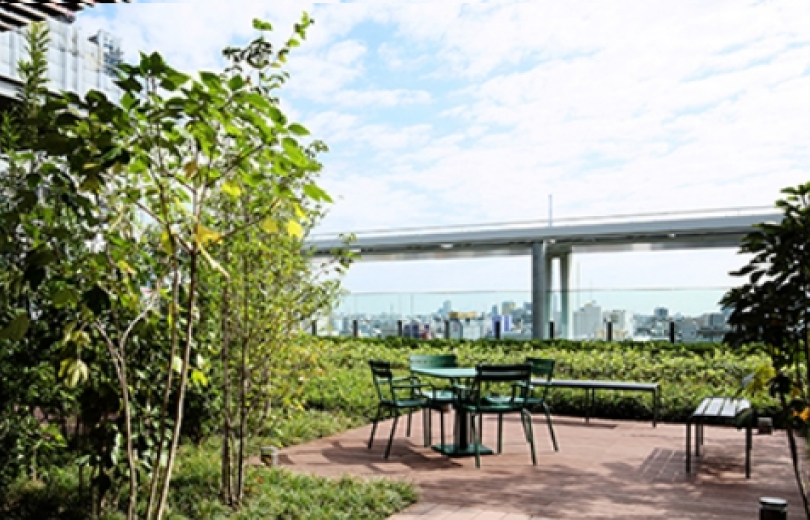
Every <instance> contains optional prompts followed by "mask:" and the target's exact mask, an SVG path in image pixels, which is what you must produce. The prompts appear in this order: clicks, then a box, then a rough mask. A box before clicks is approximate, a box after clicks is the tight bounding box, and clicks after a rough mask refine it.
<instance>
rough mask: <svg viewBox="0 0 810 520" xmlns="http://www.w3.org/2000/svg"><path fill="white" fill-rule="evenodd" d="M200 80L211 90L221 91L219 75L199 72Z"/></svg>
mask: <svg viewBox="0 0 810 520" xmlns="http://www.w3.org/2000/svg"><path fill="white" fill-rule="evenodd" d="M200 79H201V80H202V82H203V83H205V84H206V86H208V88H210V89H211V90H214V91H219V90H222V77H220V76H219V74H214V73H213V72H206V71H202V72H200Z"/></svg>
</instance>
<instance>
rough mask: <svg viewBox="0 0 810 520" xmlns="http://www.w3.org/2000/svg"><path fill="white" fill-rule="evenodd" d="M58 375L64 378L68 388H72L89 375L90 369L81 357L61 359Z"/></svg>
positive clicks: (85, 379)
mask: <svg viewBox="0 0 810 520" xmlns="http://www.w3.org/2000/svg"><path fill="white" fill-rule="evenodd" d="M59 377H61V378H63V379H64V380H65V384H67V386H68V388H74V387H75V386H77V385H78V384H79V383H83V382H85V381H87V379H88V378H89V377H90V369H89V368H87V364H86V363H85V362H84V361H82V360H81V359H73V358H68V359H63V360H62V362H61V363H60V364H59Z"/></svg>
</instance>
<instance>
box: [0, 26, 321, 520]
mask: <svg viewBox="0 0 810 520" xmlns="http://www.w3.org/2000/svg"><path fill="white" fill-rule="evenodd" d="M311 23H312V21H311V19H309V17H308V16H307V15H306V14H304V16H303V17H302V19H301V22H300V23H298V24H296V27H295V36H293V37H292V38H290V39H289V40H288V41H287V42H286V44H285V46H284V47H282V48H281V49H279V50H278V51H277V52H275V51H274V50H273V47H272V45H271V44H270V42H269V41H268V40H267V39H266V38H265V35H264V33H266V32H267V31H270V30H271V29H272V28H271V26H270V24H268V23H266V22H261V21H256V22H254V27H255V28H256V29H257V30H259V31H260V32H261V33H262V34H261V35H260V36H259V37H258V38H257V39H255V40H254V41H253V42H251V43H249V44H248V45H247V46H245V47H244V48H228V49H226V50H225V51H224V54H225V55H226V57H227V58H229V59H230V60H231V64H232V65H231V68H229V69H228V70H227V71H226V72H225V73H222V74H219V73H212V72H201V73H200V74H199V76H198V77H191V76H189V75H186V74H183V73H181V72H179V71H177V70H176V69H174V68H172V67H170V66H169V65H168V64H167V63H166V62H165V60H164V59H163V57H162V56H161V55H160V54H158V53H153V54H151V55H145V54H141V56H140V60H139V62H138V63H137V64H125V65H122V66H121V67H120V78H119V80H118V81H117V84H118V85H119V86H120V87H121V89H122V90H123V96H122V100H121V105H120V106H119V105H116V104H114V103H112V102H111V101H109V100H108V99H106V97H105V96H104V95H103V94H102V93H100V92H97V91H91V92H89V93H88V94H87V95H86V96H84V97H83V98H81V97H79V96H77V95H75V94H70V93H67V94H63V95H62V96H56V97H54V96H49V95H47V93H46V92H45V91H44V89H43V85H44V81H43V78H44V70H41V69H38V70H36V71H33V72H32V74H31V77H30V79H29V81H27V82H26V85H27V87H26V88H28V89H29V90H24V92H23V95H22V96H21V98H22V100H23V106H24V107H26V112H25V114H24V118H25V119H24V120H21V121H18V122H19V124H18V125H17V126H15V125H14V124H12V122H10V121H7V123H6V124H5V125H4V127H5V128H6V129H7V130H8V131H7V132H5V136H4V139H5V140H4V142H3V146H4V150H3V152H4V153H3V155H4V160H5V162H6V164H7V165H8V171H9V174H8V175H6V177H5V178H4V181H3V182H4V186H3V195H4V197H5V199H4V200H3V201H2V202H3V204H5V206H4V207H3V208H2V215H1V216H2V225H3V226H4V228H3V232H4V234H3V237H2V239H0V240H2V241H0V248H1V249H0V252H1V253H2V254H3V256H2V260H1V261H3V262H4V263H5V265H4V267H7V269H6V271H5V272H4V273H2V275H0V284H2V285H3V288H4V289H6V292H5V293H4V295H3V297H4V298H5V300H3V301H2V302H0V303H2V307H1V308H0V312H2V315H0V319H2V321H0V341H2V342H3V345H4V346H5V345H8V348H9V349H10V351H15V352H22V351H24V350H25V349H26V348H27V347H29V346H31V345H37V346H38V347H41V348H43V349H44V350H43V354H42V360H43V361H42V363H43V364H44V363H46V362H47V363H50V368H51V371H50V372H48V371H47V370H44V371H43V372H42V373H43V374H44V375H45V377H46V379H47V378H48V377H49V378H50V380H48V381H56V380H57V378H60V379H61V380H62V381H63V382H64V383H65V384H64V385H62V386H59V385H56V386H57V387H58V388H61V389H66V390H69V395H70V396H72V399H73V401H71V400H69V399H67V398H66V397H64V396H62V395H59V396H58V398H60V399H63V402H64V403H75V406H74V407H73V408H71V409H70V410H68V411H67V412H66V413H68V414H74V415H76V414H78V415H77V416H78V418H79V419H80V420H77V422H76V424H77V425H78V424H79V423H80V422H81V423H82V424H83V425H85V426H86V427H87V431H84V432H83V433H84V435H83V436H81V438H82V439H85V440H86V443H85V445H84V449H85V456H84V457H83V459H82V460H83V461H84V462H85V463H87V464H90V466H91V468H92V474H91V477H90V482H91V484H92V487H93V490H94V491H93V494H94V501H93V503H94V504H95V506H94V509H93V514H95V515H97V514H99V513H100V512H101V511H102V509H103V508H104V505H105V497H107V499H108V500H109V502H107V505H115V502H114V501H115V500H116V499H117V498H116V497H117V496H118V493H117V491H116V489H117V486H118V485H119V484H122V485H123V486H124V487H125V488H126V490H127V492H126V497H127V498H126V505H125V509H126V513H127V518H135V517H136V515H137V514H138V502H139V498H140V493H141V491H142V490H143V489H146V490H147V491H148V497H147V499H146V500H145V502H146V504H145V508H143V509H145V511H141V512H142V513H145V514H144V516H145V517H146V518H162V517H163V516H164V514H165V511H166V503H167V497H168V491H169V487H170V484H171V477H172V472H173V468H174V464H175V460H176V455H177V450H178V445H179V442H180V437H181V432H183V419H184V414H185V412H186V410H187V406H186V405H187V398H188V396H189V394H190V393H191V394H192V395H193V394H194V393H195V392H196V394H197V396H199V395H202V394H203V393H204V392H205V387H206V384H207V379H208V377H207V376H206V372H205V370H206V369H210V368H211V367H212V363H211V362H210V360H209V359H208V356H209V354H210V353H211V351H212V348H211V343H210V341H209V340H210V338H206V337H204V336H203V332H205V327H203V326H202V324H203V323H205V322H206V320H207V319H214V318H211V317H210V316H209V317H206V316H204V315H203V313H204V312H205V311H206V309H207V308H208V307H207V303H206V298H208V296H207V295H204V294H203V292H202V289H203V285H202V284H204V283H208V281H210V280H213V279H216V278H217V277H221V279H222V280H224V281H225V282H224V286H225V287H228V286H229V284H231V283H234V289H233V290H234V291H237V290H238V291H241V292H240V293H239V294H246V295H248V296H251V294H255V292H254V293H252V292H251V291H254V287H255V288H258V287H261V288H262V289H263V290H264V291H265V292H266V291H268V290H275V289H274V288H275V287H276V285H275V284H273V283H269V284H268V283H267V280H264V281H263V282H262V284H258V283H257V284H254V281H255V278H253V279H252V280H253V281H252V280H251V279H250V277H248V278H245V279H244V280H245V282H244V283H243V282H241V281H240V282H239V283H240V284H242V285H236V282H234V281H233V279H232V277H234V276H236V275H238V274H244V273H248V274H250V272H248V271H246V270H245V269H246V267H245V266H247V268H249V269H253V267H254V266H262V268H263V269H265V271H264V272H265V273H267V272H271V271H272V269H273V268H276V267H278V266H282V267H283V274H284V276H286V277H287V278H285V279H284V280H289V279H290V277H294V276H296V275H295V272H296V270H298V273H312V271H310V270H308V269H306V268H305V267H304V266H303V264H302V263H301V262H302V261H301V256H300V255H301V249H300V248H301V244H302V238H303V233H304V229H305V228H306V227H307V222H308V219H309V218H310V217H312V216H313V215H314V214H315V212H316V210H315V209H314V207H316V206H317V205H318V204H319V203H321V202H326V201H328V196H326V194H325V193H324V192H323V191H322V190H321V189H320V188H319V187H318V186H317V184H316V183H315V182H314V177H313V175H314V174H315V173H317V172H318V171H319V170H320V164H319V163H318V162H317V161H316V160H315V156H314V154H315V153H317V151H320V150H322V149H323V147H322V146H321V145H319V144H317V143H313V144H312V145H310V146H304V145H302V144H301V143H300V142H299V139H300V138H302V137H305V136H306V135H307V131H306V130H305V129H304V127H302V126H301V125H299V124H297V123H292V122H290V121H288V119H287V118H286V117H285V116H284V114H283V113H282V111H281V110H280V109H279V106H278V100H277V99H276V98H274V97H273V94H274V90H275V89H277V88H278V87H279V86H280V85H281V84H282V83H283V81H284V80H285V79H286V77H287V74H286V72H284V71H283V70H282V68H283V65H284V63H285V62H286V59H287V55H288V54H289V52H290V49H292V48H294V47H296V46H298V45H299V44H300V39H303V37H304V36H305V32H306V29H307V27H308V26H309V25H310V24H311ZM43 48H44V47H43ZM15 129H16V130H17V131H16V133H15ZM248 193H250V194H255V195H257V196H255V197H254V196H248ZM242 194H244V196H242ZM258 195H262V196H258ZM265 195H266V196H265ZM228 199H232V202H234V203H238V210H239V218H238V219H229V218H228V215H227V214H225V213H223V211H224V210H225V209H226V206H224V205H223V200H228ZM313 205H314V206H313ZM265 238H266V239H268V248H269V249H268V250H264V251H262V250H261V249H257V250H251V249H250V247H247V244H249V241H250V240H253V239H265ZM273 241H275V246H271V245H270V244H273V243H274V242H273ZM282 244H283V246H282ZM246 247H247V248H246ZM268 251H269V252H270V253H272V254H268ZM242 252H244V253H246V254H247V255H248V258H247V259H246V260H245V261H247V262H256V264H250V263H247V264H246V263H245V261H242V263H239V261H235V260H234V262H233V263H227V264H226V266H223V264H222V263H221V261H220V260H223V259H236V258H237V257H238V255H239V254H241V253H242ZM218 259H220V260H218ZM268 261H270V262H274V263H278V265H276V264H273V265H272V266H267V265H265V262H268ZM236 267H238V268H236ZM299 278H301V283H300V284H299V285H298V287H307V290H310V289H313V290H314V289H315V288H317V287H320V286H318V285H317V284H315V283H314V282H313V283H312V284H309V285H307V284H306V283H304V281H305V279H306V280H307V281H308V280H310V278H306V277H299ZM278 280H281V278H279V279H278ZM279 283H281V282H279ZM147 287H148V288H149V290H148V292H147V293H146V294H145V293H144V291H143V289H144V288H147ZM323 287H324V289H323V291H321V292H317V291H320V289H317V291H316V293H317V295H316V296H313V295H309V296H308V297H307V298H304V299H303V300H302V299H300V298H301V295H302V293H301V292H300V291H299V292H298V293H294V292H291V291H288V293H285V294H297V296H296V297H295V298H293V297H289V298H288V299H287V300H285V302H277V307H276V310H277V314H276V315H275V316H276V318H278V319H279V320H280V321H279V322H278V323H276V319H275V318H270V317H269V316H268V315H265V316H264V318H265V319H271V320H273V321H272V324H273V326H278V327H279V328H278V330H282V331H284V332H285V333H289V331H290V330H291V329H292V324H293V323H294V322H295V320H297V319H299V318H300V317H301V316H304V315H306V314H307V312H310V311H309V310H307V309H314V308H317V307H318V306H322V305H323V304H324V303H323V302H325V301H326V300H327V298H326V296H327V295H328V294H329V292H330V290H331V289H329V288H330V287H334V284H331V285H330V284H329V283H327V284H326V285H324V286H323ZM229 290H230V289H229ZM235 294H236V292H235ZM279 294H280V293H279ZM290 298H292V299H290ZM296 298H298V299H296ZM313 302H314V303H313ZM255 308H256V307H255V306H252V305H246V306H242V307H239V308H238V309H239V311H238V312H239V313H238V314H235V313H233V312H230V311H229V312H228V313H227V314H226V318H224V319H223V320H218V321H221V322H222V323H231V321H232V319H233V318H234V317H236V318H239V319H240V320H242V321H240V322H239V323H247V321H245V320H246V318H250V316H249V312H254V311H252V310H249V309H255ZM257 315H258V314H257ZM234 323H235V321H234ZM228 327H230V325H228ZM245 330H247V329H245ZM38 331H42V333H43V334H45V332H46V331H47V334H50V337H49V341H42V339H43V338H42V337H40V336H35V335H34V334H35V333H36V332H38ZM243 333H244V330H240V334H242V337H243V338H244V337H245V336H244V334H243ZM263 337H264V338H267V337H269V336H263ZM273 337H274V338H275V339H279V338H281V336H278V335H276V336H273ZM215 339H216V338H215ZM218 346H219V345H217V348H215V349H213V350H214V351H217V350H218ZM277 346H278V345H277ZM247 352H248V350H247V349H244V348H242V349H241V351H239V353H240V355H241V362H240V363H241V365H240V366H241V367H247V366H248V362H249V360H248V359H247ZM224 359H225V360H226V362H225V363H224V365H223V366H224V367H225V368H226V370H225V372H226V373H227V372H228V370H227V369H228V368H230V366H231V365H230V361H231V359H232V358H231V357H230V356H225V358H224ZM251 366H252V365H251ZM251 377H252V375H251ZM248 379H249V377H248V374H247V370H246V369H242V376H241V379H240V381H245V382H246V381H248ZM227 386H228V385H227V384H226V387H227ZM50 387H54V385H53V384H51V385H50ZM20 388H22V387H20ZM34 388H35V389H36V390H37V391H41V390H42V389H44V388H49V386H48V383H47V382H46V381H37V382H36V385H35V386H34ZM240 392H241V394H240V403H242V405H241V406H240V410H245V409H246V408H245V406H244V403H245V402H246V401H247V399H248V398H250V399H254V398H253V397H252V396H249V395H248V392H247V391H246V390H245V389H244V387H243V389H242V390H240ZM26 399H27V400H28V401H32V399H33V398H32V397H31V396H28V397H26V396H25V395H22V394H20V395H17V396H14V397H13V400H10V401H8V402H7V403H2V404H3V405H4V408H3V409H2V410H0V411H3V412H4V413H5V412H9V414H10V413H11V412H16V411H18V410H19V408H20V403H26ZM34 401H35V400H34ZM31 406H32V411H33V407H35V406H36V403H35V402H34V403H32V405H31ZM244 418H245V415H244V414H243V415H242V417H241V418H240V420H241V421H244ZM4 421H5V422H3V423H2V424H3V425H8V424H9V422H8V421H6V419H5V417H4ZM240 431H242V432H244V431H245V427H242V426H240ZM29 433H30V432H29ZM23 437H25V436H22V437H21V436H17V437H15V439H19V438H23ZM28 438H32V439H33V438H34V437H33V436H32V435H28ZM41 438H45V439H51V440H54V441H56V440H58V439H55V436H54V435H52V434H47V435H43V436H41ZM34 440H36V439H34ZM15 442H16V441H15ZM32 442H33V441H32ZM39 446H41V443H40V444H39ZM32 449H35V447H31V446H28V447H25V449H22V451H20V450H17V451H16V452H14V453H15V454H16V453H21V454H24V453H27V452H30V451H31V450H32ZM26 450H27V451H26ZM240 457H242V454H240ZM240 486H241V484H240ZM240 489H241V488H240ZM240 497H241V491H240Z"/></svg>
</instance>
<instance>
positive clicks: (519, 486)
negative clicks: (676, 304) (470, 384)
mask: <svg viewBox="0 0 810 520" xmlns="http://www.w3.org/2000/svg"><path fill="white" fill-rule="evenodd" d="M437 419H438V416H437V415H435V416H434V442H436V440H437V438H438V424H437V423H438V421H437ZM421 423H422V421H421V416H420V415H418V414H416V415H414V421H413V426H414V431H413V432H412V435H411V437H406V436H405V421H403V420H400V423H399V426H398V428H397V436H396V438H395V439H394V445H393V448H392V451H391V457H390V458H389V459H388V460H384V459H383V453H384V450H385V445H386V442H387V440H388V438H387V436H388V434H389V432H390V428H391V421H387V422H384V423H381V424H380V427H379V428H378V431H377V438H376V439H375V444H374V447H373V449H371V450H368V449H367V448H366V441H367V439H368V436H369V433H370V426H366V427H363V428H359V429H356V430H351V431H347V432H344V433H342V434H340V435H337V436H334V437H329V438H325V439H320V440H317V441H314V442H310V443H307V444H303V445H299V446H293V447H290V448H287V449H285V450H282V452H281V455H280V463H281V465H282V466H285V467H288V468H290V469H292V470H293V471H301V472H308V473H313V474H318V475H324V476H336V475H341V474H352V475H361V476H366V477H372V478H373V477H385V478H398V479H404V480H407V481H410V482H412V483H414V484H415V485H416V486H417V488H418V489H419V491H420V501H419V502H418V503H417V504H414V505H413V506H412V507H411V508H409V509H408V510H406V511H405V512H402V513H400V514H398V515H395V516H394V517H392V520H394V519H396V520H406V519H421V520H427V519H444V520H451V519H453V520H455V519H475V520H490V519H491V520H507V519H508V520H517V519H529V518H672V519H678V518H718V519H726V518H727V519H729V520H731V519H735V520H736V519H739V518H756V517H757V516H758V508H759V506H758V499H759V497H763V496H776V497H781V498H785V499H787V500H788V503H789V511H791V515H799V513H800V511H801V502H800V500H801V498H800V496H799V494H798V492H797V490H796V484H795V481H794V479H793V473H792V470H791V465H790V458H789V453H788V449H787V440H786V439H785V434H784V432H776V433H775V434H774V435H756V434H755V435H754V448H753V452H752V470H751V479H750V480H746V479H745V474H744V460H745V459H744V450H745V434H744V431H742V430H736V429H735V428H724V427H713V426H707V427H706V430H705V431H706V440H705V442H706V444H705V452H704V456H703V457H701V459H698V460H697V461H696V462H695V463H694V464H693V472H695V470H696V473H694V474H693V475H686V474H685V468H684V453H685V426H684V425H682V424H659V425H658V427H657V428H653V427H652V425H651V424H650V423H649V422H629V421H611V420H594V421H591V423H590V424H585V423H584V421H583V420H582V419H581V418H575V417H557V418H555V430H556V433H557V440H558V442H559V445H560V451H559V452H556V453H555V452H554V451H553V450H552V448H551V442H550V440H549V436H548V430H547V429H546V427H545V423H544V421H542V420H541V419H540V418H535V428H534V429H535V438H536V446H537V457H538V461H537V462H538V464H537V466H532V464H531V458H530V455H529V447H528V444H526V442H525V440H524V438H523V435H522V429H521V427H520V421H519V419H518V418H516V417H515V418H508V417H507V418H505V420H504V449H503V453H502V454H500V455H490V456H486V457H483V458H482V461H481V466H482V468H481V469H480V470H479V469H476V468H475V460H474V458H471V457H470V458H455V459H450V458H447V457H444V456H442V455H440V454H438V453H436V452H434V451H432V450H430V449H428V448H425V447H423V446H422V442H421V441H422V431H421V428H420V426H421ZM495 439H496V430H495V420H494V418H490V419H488V420H486V421H485V424H484V444H487V445H489V446H491V447H493V446H495V444H496V443H495ZM693 461H695V459H693Z"/></svg>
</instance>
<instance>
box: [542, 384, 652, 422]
mask: <svg viewBox="0 0 810 520" xmlns="http://www.w3.org/2000/svg"><path fill="white" fill-rule="evenodd" d="M532 383H533V384H534V385H536V386H543V385H548V386H551V387H552V388H581V389H584V390H585V422H588V421H589V420H590V416H591V411H592V410H591V408H592V407H593V402H594V397H595V395H596V391H597V390H620V391H627V392H650V393H652V394H653V428H654V427H655V426H656V423H657V422H658V406H659V404H660V402H661V385H660V384H659V383H634V382H631V381H604V380H592V379H552V380H551V381H550V382H546V381H543V380H536V381H532Z"/></svg>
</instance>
